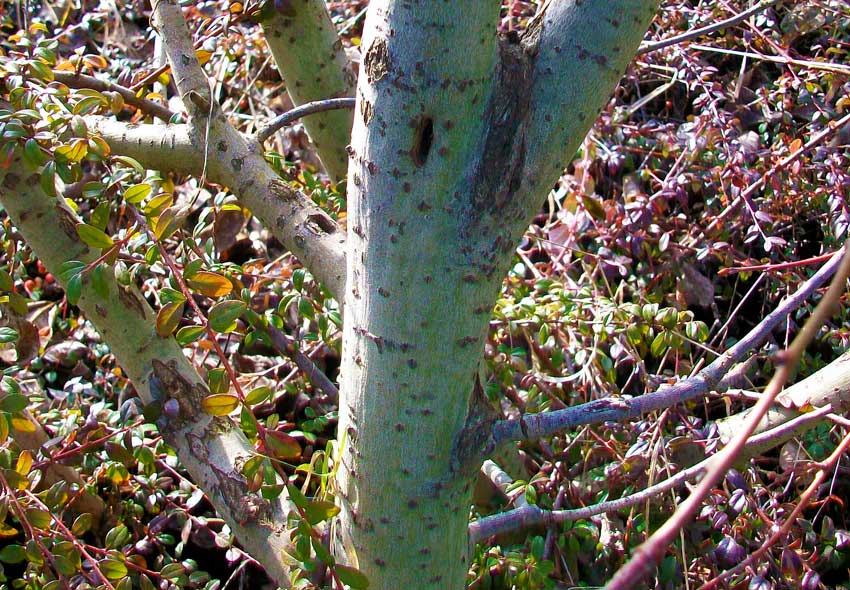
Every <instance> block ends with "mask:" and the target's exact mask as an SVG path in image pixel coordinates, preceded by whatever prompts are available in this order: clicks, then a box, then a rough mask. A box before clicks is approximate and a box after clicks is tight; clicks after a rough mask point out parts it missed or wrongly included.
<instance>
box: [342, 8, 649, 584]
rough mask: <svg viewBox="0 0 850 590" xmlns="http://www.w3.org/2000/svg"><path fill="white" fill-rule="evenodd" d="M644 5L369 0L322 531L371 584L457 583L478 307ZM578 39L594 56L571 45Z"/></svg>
mask: <svg viewBox="0 0 850 590" xmlns="http://www.w3.org/2000/svg"><path fill="white" fill-rule="evenodd" d="M654 7H655V2H649V1H644V2H640V3H635V2H629V1H625V0H623V1H621V2H614V3H605V4H604V5H603V4H602V3H596V2H593V3H591V2H585V3H579V2H576V3H572V2H555V3H554V4H552V5H551V6H550V9H549V10H550V11H553V12H552V14H551V15H550V14H547V16H546V17H545V18H544V19H542V20H541V21H540V23H539V26H537V27H535V28H534V29H533V30H532V31H531V32H530V33H529V34H528V35H527V36H526V37H525V38H524V39H522V40H521V41H520V40H517V39H513V38H510V37H505V38H501V37H499V36H497V34H496V21H497V18H498V3H493V2H490V1H484V0H482V1H474V2H464V3H463V4H462V5H461V4H460V3H415V2H405V1H401V0H399V1H394V0H383V1H373V2H372V3H371V5H370V12H369V15H368V17H367V22H366V27H365V31H364V36H363V43H362V48H363V51H364V53H363V62H362V67H361V73H360V79H359V85H358V107H357V109H356V113H355V123H354V129H353V133H352V141H351V144H352V150H351V161H350V166H349V179H348V180H349V182H348V191H349V195H350V196H349V200H348V202H349V219H348V229H349V233H348V269H347V277H346V295H345V314H346V315H345V327H344V339H343V364H342V376H341V383H340V393H341V400H342V401H341V407H340V435H341V436H345V437H346V443H345V451H344V453H343V458H344V462H343V468H342V470H341V475H340V478H339V480H340V503H341V506H342V508H343V510H342V515H341V522H340V526H339V527H338V528H337V533H338V534H337V537H336V548H337V552H338V554H339V557H340V558H345V559H348V560H349V561H350V562H352V563H354V564H356V565H358V566H359V567H360V568H361V569H363V571H364V572H366V574H367V576H368V577H369V579H370V581H371V582H372V585H373V586H372V587H374V588H380V589H381V590H401V589H407V588H413V587H415V588H441V589H442V588H450V589H460V588H463V587H464V579H465V575H466V572H467V569H468V565H469V564H468V562H467V559H468V556H467V543H466V529H467V523H468V511H469V507H470V504H471V501H470V500H471V498H470V493H471V492H470V490H471V488H472V484H473V482H474V478H475V475H476V473H477V471H478V469H479V467H480V465H481V460H482V459H483V456H484V453H485V452H486V451H487V450H489V447H488V443H489V430H490V429H489V425H490V424H491V422H492V420H493V419H494V418H495V411H494V410H493V408H491V407H490V406H489V403H488V402H487V401H486V399H485V398H484V395H483V393H482V387H481V384H480V383H481V378H482V377H481V372H482V371H481V359H482V351H483V345H484V338H485V337H486V333H487V326H488V319H489V315H490V311H491V308H492V305H493V302H494V301H495V298H496V296H497V294H498V290H499V285H500V283H501V281H502V277H503V276H504V275H505V273H506V272H507V270H508V268H509V266H510V264H511V261H512V256H513V251H514V248H515V245H516V243H517V242H518V240H519V238H520V236H521V234H522V232H523V231H524V230H525V228H526V227H527V226H528V223H529V222H530V220H531V218H532V217H533V215H534V214H535V212H536V211H537V209H538V207H539V204H540V203H541V202H542V201H543V199H544V198H545V196H546V194H547V193H548V191H549V189H550V187H551V185H552V184H553V183H554V181H555V180H556V178H557V176H558V174H559V173H560V170H561V168H560V167H561V166H563V165H564V164H565V163H566V161H567V160H568V159H569V158H570V157H571V155H572V153H573V152H574V151H575V149H576V148H577V147H578V144H579V142H580V141H581V139H582V138H583V137H584V134H585V133H586V131H587V129H588V127H589V126H590V124H591V123H592V121H593V119H594V117H595V115H596V112H597V111H598V109H599V108H600V106H601V105H602V104H603V102H604V100H605V99H606V98H607V96H608V93H609V92H610V91H611V89H612V88H613V85H614V84H615V83H616V81H617V80H618V79H619V76H620V75H621V74H622V72H623V70H624V69H625V67H626V64H627V63H628V59H629V58H630V56H631V55H633V54H634V50H635V48H636V47H637V45H638V43H639V41H640V39H641V37H642V35H643V33H644V31H645V30H646V27H647V26H648V23H649V19H650V18H651V16H652V11H653V10H654ZM609 14H621V15H622V18H623V21H622V24H621V23H620V22H619V21H617V23H616V24H612V23H611V22H610V20H611V19H609V18H608V17H607V15H609ZM591 42H594V43H595V47H596V51H597V52H598V55H599V56H604V58H605V59H602V58H601V57H598V58H597V59H584V60H580V59H579V58H580V56H583V55H584V54H583V45H584V44H588V45H589V44H590V43H591ZM559 43H562V44H563V45H564V47H563V48H562V47H561V45H559ZM567 47H569V51H568V52H566V51H564V48H567ZM561 52H564V53H567V55H568V57H566V58H561V57H559V56H560V53H561ZM594 55H596V54H594ZM576 80H578V82H579V84H576V82H575V81H576ZM584 82H587V83H586V84H585V85H582V84H583V83H584ZM538 93H539V94H542V95H544V96H546V97H548V98H547V99H546V100H543V99H542V98H539V97H538V96H537V94H538ZM547 93H548V94H547ZM558 93H562V94H563V95H564V97H563V98H559V99H558V100H555V99H554V98H553V96H554V95H556V94H558ZM565 103H566V104H565ZM543 133H545V136H543V137H541V136H540V134H543Z"/></svg>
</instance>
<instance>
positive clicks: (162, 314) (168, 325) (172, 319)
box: [156, 301, 185, 338]
mask: <svg viewBox="0 0 850 590" xmlns="http://www.w3.org/2000/svg"><path fill="white" fill-rule="evenodd" d="M184 307H185V306H184V304H183V303H182V302H181V303H178V302H176V301H172V302H171V303H166V304H165V305H163V306H162V308H161V309H160V310H159V312H158V313H157V314H156V333H157V334H158V335H159V337H160V338H168V337H169V336H171V334H173V333H174V330H176V329H177V325H178V324H179V323H180V320H181V319H182V318H183V308H184Z"/></svg>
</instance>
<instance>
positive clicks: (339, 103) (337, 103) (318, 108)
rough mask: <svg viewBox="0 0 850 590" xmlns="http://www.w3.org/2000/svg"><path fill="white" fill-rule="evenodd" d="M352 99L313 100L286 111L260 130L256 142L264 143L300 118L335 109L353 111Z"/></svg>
mask: <svg viewBox="0 0 850 590" xmlns="http://www.w3.org/2000/svg"><path fill="white" fill-rule="evenodd" d="M354 100H355V99H354V97H343V98H329V99H327V100H314V101H313V102H308V103H305V104H302V105H300V106H297V107H295V108H294V109H291V110H288V111H286V112H285V113H283V114H282V115H278V116H277V117H275V118H274V119H272V120H271V121H269V122H268V123H266V124H265V125H263V126H262V127H261V128H260V131H259V132H258V133H257V140H258V141H261V142H263V141H266V140H267V139H268V138H269V137H271V136H272V135H273V134H274V133H275V132H277V131H278V130H279V129H280V128H281V127H284V126H286V125H288V124H290V123H292V122H293V121H297V120H298V119H300V118H301V117H306V116H307V115H312V114H314V113H324V112H325V111H333V110H336V109H353V108H354Z"/></svg>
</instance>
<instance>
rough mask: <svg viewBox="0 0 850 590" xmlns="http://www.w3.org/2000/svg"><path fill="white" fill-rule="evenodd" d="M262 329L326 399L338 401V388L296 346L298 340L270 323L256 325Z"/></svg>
mask: <svg viewBox="0 0 850 590" xmlns="http://www.w3.org/2000/svg"><path fill="white" fill-rule="evenodd" d="M258 329H261V330H264V331H265V332H266V333H267V334H268V336H269V339H270V340H271V342H272V346H274V349H275V350H276V351H277V352H278V353H279V354H281V355H283V356H286V357H288V358H290V359H292V361H293V362H294V363H295V364H296V365H297V366H298V368H299V369H301V371H303V372H304V374H305V375H307V378H308V379H310V382H311V383H312V384H313V385H314V386H315V387H316V388H317V389H319V390H320V391H321V392H322V393H324V394H325V395H326V396H327V398H328V400H329V401H330V402H332V403H334V404H338V403H339V390H338V389H337V387H336V385H334V384H333V381H331V380H330V379H329V378H328V376H327V375H325V373H324V372H323V371H322V370H321V369H319V367H317V366H316V363H314V362H313V361H312V360H311V359H310V357H308V356H307V355H306V354H304V353H303V352H301V350H299V348H298V342H297V341H296V340H295V338H292V337H291V336H289V335H288V334H286V332H284V331H283V330H278V329H277V328H275V327H274V326H272V325H267V326H263V327H261V328H260V327H258Z"/></svg>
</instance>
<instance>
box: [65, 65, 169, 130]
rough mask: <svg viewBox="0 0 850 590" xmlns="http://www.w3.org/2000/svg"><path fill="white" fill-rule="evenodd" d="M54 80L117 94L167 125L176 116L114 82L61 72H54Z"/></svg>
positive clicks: (129, 103) (75, 86) (77, 86)
mask: <svg viewBox="0 0 850 590" xmlns="http://www.w3.org/2000/svg"><path fill="white" fill-rule="evenodd" d="M53 78H54V79H55V80H56V81H57V82H61V83H62V84H65V85H66V86H70V87H71V88H91V89H92V90H97V91H99V92H117V93H118V94H120V95H121V98H123V99H124V102H125V103H127V104H128V105H131V106H134V107H136V108H137V109H139V110H140V111H142V112H143V113H146V114H148V115H153V116H154V117H158V118H160V119H162V120H163V121H165V122H166V123H167V122H168V121H170V120H171V117H173V116H174V113H172V112H171V111H170V110H169V109H168V108H167V107H164V106H163V105H161V104H159V103H158V102H154V101H152V100H147V99H144V98H139V97H138V96H136V93H135V92H133V91H132V90H130V89H129V88H126V87H124V86H121V85H120V84H115V83H114V82H110V81H109V80H101V79H100V78H95V77H94V76H86V75H85V74H77V73H74V72H61V71H54V72H53Z"/></svg>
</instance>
